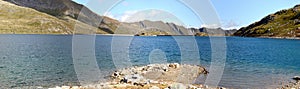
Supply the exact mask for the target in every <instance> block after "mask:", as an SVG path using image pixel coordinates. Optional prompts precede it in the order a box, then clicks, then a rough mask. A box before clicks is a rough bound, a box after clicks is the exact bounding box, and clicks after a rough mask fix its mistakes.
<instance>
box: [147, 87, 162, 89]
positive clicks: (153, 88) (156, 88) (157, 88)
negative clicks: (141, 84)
mask: <svg viewBox="0 0 300 89" xmlns="http://www.w3.org/2000/svg"><path fill="white" fill-rule="evenodd" d="M149 89H160V88H159V87H157V86H152V87H150V88H149Z"/></svg>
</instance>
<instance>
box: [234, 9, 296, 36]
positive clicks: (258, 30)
mask: <svg viewBox="0 0 300 89" xmlns="http://www.w3.org/2000/svg"><path fill="white" fill-rule="evenodd" d="M234 35H235V36H246V37H300V5H296V6H294V7H293V8H290V9H285V10H281V11H278V12H276V13H273V14H270V15H268V16H266V17H264V18H263V19H261V20H260V21H258V22H255V23H253V24H251V25H249V26H247V27H242V28H240V29H239V30H238V31H237V32H236V33H234Z"/></svg>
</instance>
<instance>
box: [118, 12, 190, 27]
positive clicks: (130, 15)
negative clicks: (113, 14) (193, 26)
mask: <svg viewBox="0 0 300 89" xmlns="http://www.w3.org/2000/svg"><path fill="white" fill-rule="evenodd" d="M118 18H119V19H118V20H119V21H122V22H138V21H143V20H151V21H163V22H171V23H175V24H178V25H183V26H184V24H183V23H182V22H181V21H180V20H179V19H178V18H177V17H176V16H175V15H173V14H172V13H169V12H166V11H163V10H157V9H148V10H134V11H126V12H124V13H123V14H122V15H120V16H118Z"/></svg>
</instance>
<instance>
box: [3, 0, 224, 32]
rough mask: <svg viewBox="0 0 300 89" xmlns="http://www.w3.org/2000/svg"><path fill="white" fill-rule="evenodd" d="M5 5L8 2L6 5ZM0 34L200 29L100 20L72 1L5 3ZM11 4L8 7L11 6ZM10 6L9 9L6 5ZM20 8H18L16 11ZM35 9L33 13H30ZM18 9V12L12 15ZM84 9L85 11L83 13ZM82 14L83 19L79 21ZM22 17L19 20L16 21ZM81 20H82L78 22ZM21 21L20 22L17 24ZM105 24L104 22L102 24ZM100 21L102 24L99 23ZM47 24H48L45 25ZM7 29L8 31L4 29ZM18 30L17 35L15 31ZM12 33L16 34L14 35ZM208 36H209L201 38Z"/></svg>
mask: <svg viewBox="0 0 300 89" xmlns="http://www.w3.org/2000/svg"><path fill="white" fill-rule="evenodd" d="M4 1H6V2H4ZM4 1H2V0H1V2H3V5H4V6H7V5H9V6H12V7H4V6H2V8H3V9H1V10H2V12H3V14H2V16H0V18H3V19H4V21H6V22H7V23H5V22H2V23H3V24H1V25H2V26H1V27H4V28H1V29H2V31H1V33H17V34H72V33H74V27H75V24H77V25H76V27H79V30H76V31H77V32H76V33H79V34H83V33H86V32H90V31H86V29H88V30H93V31H96V33H97V34H131V35H146V36H147V35H195V34H197V32H201V31H200V29H194V30H193V29H192V28H186V27H184V26H179V25H176V24H173V23H164V22H162V21H149V20H145V21H139V22H133V23H126V22H119V21H117V20H114V19H111V18H108V17H105V16H99V15H97V14H96V13H94V12H92V11H91V10H89V9H88V8H86V7H85V6H83V5H80V4H77V3H76V2H73V1H71V0H4ZM8 2H9V3H12V4H9V3H8ZM6 4H7V5H6ZM15 7H17V8H15ZM30 8H32V9H30ZM13 9H17V10H19V12H9V11H10V10H13ZM82 9H83V10H82ZM79 14H80V17H79ZM17 16H19V17H17ZM78 17H79V18H78ZM17 19H21V20H17ZM101 20H102V21H101ZM98 21H101V22H98ZM45 22H47V23H46V24H45ZM5 26H7V27H5ZM15 30H16V31H15ZM221 30H222V29H218V30H205V31H202V32H201V34H202V33H204V34H205V33H207V32H208V31H212V33H213V34H212V35H213V36H220V35H222V34H218V33H219V32H223V30H222V31H221ZM11 31H13V32H11ZM199 36H207V35H199Z"/></svg>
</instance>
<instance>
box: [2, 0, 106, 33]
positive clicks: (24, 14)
mask: <svg viewBox="0 0 300 89" xmlns="http://www.w3.org/2000/svg"><path fill="white" fill-rule="evenodd" d="M0 19H1V21H0V33H1V34H72V33H73V29H74V24H75V23H77V26H78V27H80V28H86V29H95V27H92V26H90V25H87V24H84V23H81V22H78V21H76V20H70V21H65V20H61V19H58V18H56V17H54V16H51V15H48V14H45V13H41V12H39V11H37V10H34V9H31V8H27V7H21V6H17V5H14V4H11V3H8V2H5V1H3V0H0ZM96 29H97V28H96ZM99 33H105V32H100V31H99Z"/></svg>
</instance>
